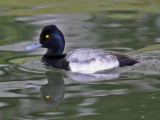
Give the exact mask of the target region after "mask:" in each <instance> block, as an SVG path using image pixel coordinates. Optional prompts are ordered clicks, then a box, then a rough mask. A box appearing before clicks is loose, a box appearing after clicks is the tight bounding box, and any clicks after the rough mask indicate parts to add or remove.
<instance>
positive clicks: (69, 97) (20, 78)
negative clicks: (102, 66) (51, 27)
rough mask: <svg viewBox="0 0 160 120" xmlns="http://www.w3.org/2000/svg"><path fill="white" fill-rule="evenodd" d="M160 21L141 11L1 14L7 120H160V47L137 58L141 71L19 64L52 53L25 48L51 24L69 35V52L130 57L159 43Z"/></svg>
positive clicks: (1, 95) (1, 109) (1, 80)
mask: <svg viewBox="0 0 160 120" xmlns="http://www.w3.org/2000/svg"><path fill="white" fill-rule="evenodd" d="M159 23H160V14H158V13H157V14H154V13H146V12H138V11H101V12H96V13H94V14H45V15H44V14H42V15H33V16H19V17H6V16H0V26H1V28H0V31H2V32H1V33H2V34H1V36H0V51H1V52H0V119H1V120H12V119H13V120H34V119H36V120H44V119H45V120H52V119H65V120H67V119H68V120H74V119H76V120H77V119H83V120H89V119H92V120H99V119H108V120H115V119H117V120H124V119H130V120H135V119H137V120H138V119H146V120H158V119H159V118H160V115H159V114H160V103H159V101H160V98H159V97H160V93H159V91H160V81H159V80H160V75H159V74H160V68H159V66H160V62H159V58H160V51H159V50H153V51H146V52H141V53H136V54H132V55H131V56H133V57H135V58H136V59H138V60H140V61H143V62H142V63H140V64H137V65H135V66H131V67H123V68H117V69H114V70H109V71H105V72H102V73H97V74H91V75H87V74H79V73H72V72H67V71H61V70H58V69H54V68H49V67H47V66H45V65H43V64H42V63H41V61H40V57H39V59H29V60H27V61H25V62H21V61H20V60H19V59H20V58H27V57H31V56H42V55H43V54H44V53H45V51H46V49H43V48H39V49H37V50H34V51H26V50H24V47H25V46H27V45H29V44H31V43H33V42H35V41H37V40H38V39H39V34H40V31H41V29H42V27H43V26H45V25H48V24H55V25H57V26H58V27H59V29H61V30H62V32H63V33H64V36H65V39H66V47H65V51H64V52H67V51H69V50H72V49H75V48H80V47H91V48H101V49H105V50H113V51H117V52H122V53H128V52H130V51H133V50H138V49H141V48H145V47H148V46H152V45H154V44H159V42H160V36H159V33H160V29H159V27H160V24H159ZM18 60H19V61H18ZM15 61H17V62H15Z"/></svg>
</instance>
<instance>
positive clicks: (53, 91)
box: [26, 71, 119, 105]
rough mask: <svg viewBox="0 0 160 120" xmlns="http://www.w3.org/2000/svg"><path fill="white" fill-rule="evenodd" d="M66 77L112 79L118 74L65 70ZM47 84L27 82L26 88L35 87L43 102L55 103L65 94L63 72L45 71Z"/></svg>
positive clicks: (88, 79)
mask: <svg viewBox="0 0 160 120" xmlns="http://www.w3.org/2000/svg"><path fill="white" fill-rule="evenodd" d="M67 76H68V78H70V79H72V80H74V81H78V82H91V81H92V82H93V81H99V80H107V79H114V78H117V77H119V74H101V73H99V74H82V73H73V72H67ZM46 78H47V80H48V83H47V84H44V85H41V86H40V85H36V84H31V83H30V84H27V85H26V86H27V88H37V89H38V90H39V91H40V96H41V98H42V100H43V102H44V103H45V104H47V105H57V104H58V103H60V101H61V100H62V99H63V97H64V94H65V85H64V79H63V72H55V71H47V72H46Z"/></svg>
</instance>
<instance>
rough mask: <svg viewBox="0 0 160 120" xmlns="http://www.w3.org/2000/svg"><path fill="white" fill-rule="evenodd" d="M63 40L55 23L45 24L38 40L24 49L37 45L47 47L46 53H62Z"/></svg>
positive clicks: (36, 46) (30, 48)
mask: <svg viewBox="0 0 160 120" xmlns="http://www.w3.org/2000/svg"><path fill="white" fill-rule="evenodd" d="M64 46H65V40H64V36H63V34H62V32H61V31H60V30H59V29H58V28H57V27H56V26H55V25H47V26H45V27H44V28H43V29H42V32H41V34H40V38H39V41H37V42H36V43H34V44H32V45H29V46H27V47H26V48H25V49H27V50H32V49H35V48H38V47H43V48H47V49H48V50H47V54H51V55H57V54H62V52H63V50H64Z"/></svg>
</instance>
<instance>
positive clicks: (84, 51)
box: [66, 48, 108, 62]
mask: <svg viewBox="0 0 160 120" xmlns="http://www.w3.org/2000/svg"><path fill="white" fill-rule="evenodd" d="M104 54H105V55H106V54H108V53H106V51H104V50H101V49H91V48H79V49H75V50H72V51H70V52H68V53H67V56H66V60H67V61H68V62H83V61H88V60H90V59H92V58H96V57H97V56H101V55H104Z"/></svg>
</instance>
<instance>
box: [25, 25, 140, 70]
mask: <svg viewBox="0 0 160 120" xmlns="http://www.w3.org/2000/svg"><path fill="white" fill-rule="evenodd" d="M39 47H42V48H47V52H46V53H45V54H44V55H43V57H42V62H43V63H44V64H46V65H48V66H51V67H54V68H58V69H62V70H67V71H71V72H77V73H96V72H99V71H104V70H109V69H112V68H117V67H123V66H132V65H135V64H136V63H139V61H138V60H136V59H134V58H132V57H130V56H128V55H125V54H122V53H118V52H113V51H106V50H103V49H95V48H77V49H74V50H71V51H69V52H67V53H63V51H64V47H65V38H64V35H63V33H62V32H61V31H60V30H59V28H58V27H57V26H56V25H47V26H45V27H43V28H42V31H41V33H40V37H39V40H38V41H37V42H36V43H34V44H31V45H29V46H27V47H26V48H25V49H26V50H33V49H36V48H39Z"/></svg>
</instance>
